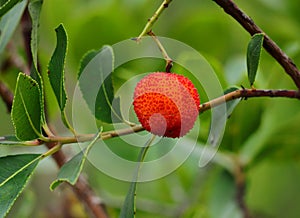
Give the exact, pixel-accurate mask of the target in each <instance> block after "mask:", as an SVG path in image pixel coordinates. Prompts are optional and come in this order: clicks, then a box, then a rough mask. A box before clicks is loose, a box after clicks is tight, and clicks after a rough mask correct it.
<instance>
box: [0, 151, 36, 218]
mask: <svg viewBox="0 0 300 218" xmlns="http://www.w3.org/2000/svg"><path fill="white" fill-rule="evenodd" d="M39 160H40V154H21V155H12V156H5V157H0V217H4V216H5V215H6V214H7V213H8V212H9V210H10V208H11V207H12V205H13V204H14V202H15V200H16V199H17V197H18V196H19V194H20V193H21V192H22V190H23V189H24V187H25V185H26V183H27V182H28V180H29V178H30V176H31V175H32V173H33V171H34V169H35V167H36V166H37V164H38V163H39Z"/></svg>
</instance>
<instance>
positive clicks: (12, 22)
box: [0, 0, 27, 54]
mask: <svg viewBox="0 0 300 218" xmlns="http://www.w3.org/2000/svg"><path fill="white" fill-rule="evenodd" d="M9 2H11V3H9ZM18 2H19V1H7V3H6V4H4V5H2V7H1V8H0V17H1V20H0V32H1V34H0V54H1V53H2V52H3V51H4V49H5V47H6V45H7V43H8V42H9V40H10V38H11V36H12V34H13V33H14V31H15V29H16V27H17V26H18V24H19V21H20V19H21V16H22V14H23V12H24V10H25V8H26V3H27V1H25V0H23V1H21V2H19V3H18ZM12 3H13V4H12ZM8 6H9V7H8ZM7 9H11V10H9V11H8V10H7ZM7 11H8V12H7ZM6 12H7V13H6ZM4 13H6V14H5V15H4V16H3V14H4ZM2 16H3V17H2Z"/></svg>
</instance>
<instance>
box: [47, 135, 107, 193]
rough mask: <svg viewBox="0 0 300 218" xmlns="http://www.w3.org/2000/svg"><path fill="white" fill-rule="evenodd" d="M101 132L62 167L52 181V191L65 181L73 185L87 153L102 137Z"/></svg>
mask: <svg viewBox="0 0 300 218" xmlns="http://www.w3.org/2000/svg"><path fill="white" fill-rule="evenodd" d="M101 133H102V131H100V132H99V133H98V134H97V135H96V137H95V138H94V140H93V141H92V142H91V143H90V144H89V145H88V146H87V148H86V149H85V150H84V151H81V152H79V153H78V154H77V155H75V156H74V157H73V158H72V159H71V160H69V161H68V162H67V163H65V164H64V165H63V166H62V167H61V168H60V170H59V173H58V176H57V179H56V180H55V181H54V182H52V184H51V186H50V189H51V190H52V191H53V190H54V189H55V188H56V187H57V186H59V185H60V184H61V183H63V182H68V183H70V184H71V185H74V184H75V183H76V181H77V180H78V177H79V175H80V173H81V171H82V168H83V165H84V163H85V160H86V158H87V155H88V153H89V151H90V150H91V148H92V146H93V145H94V144H95V143H96V141H97V140H98V139H99V138H100V137H101Z"/></svg>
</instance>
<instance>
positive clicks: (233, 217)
mask: <svg viewBox="0 0 300 218" xmlns="http://www.w3.org/2000/svg"><path fill="white" fill-rule="evenodd" d="M217 176H218V177H217V178H215V180H214V181H215V182H214V184H213V185H212V191H211V193H210V195H209V196H210V199H209V211H210V217H211V218H219V217H222V218H240V217H242V213H241V210H240V208H239V207H238V205H237V201H236V185H235V181H234V178H233V177H232V176H231V175H230V174H229V173H228V172H226V171H225V170H222V171H221V172H219V175H217Z"/></svg>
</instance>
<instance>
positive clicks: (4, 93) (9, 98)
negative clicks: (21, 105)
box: [0, 81, 14, 112]
mask: <svg viewBox="0 0 300 218" xmlns="http://www.w3.org/2000/svg"><path fill="white" fill-rule="evenodd" d="M0 96H1V98H2V100H3V101H4V102H5V104H6V108H7V111H8V112H10V110H11V107H12V102H13V98H14V96H13V94H12V93H11V91H10V90H9V89H8V88H7V87H6V86H5V85H4V83H3V82H1V81H0Z"/></svg>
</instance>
